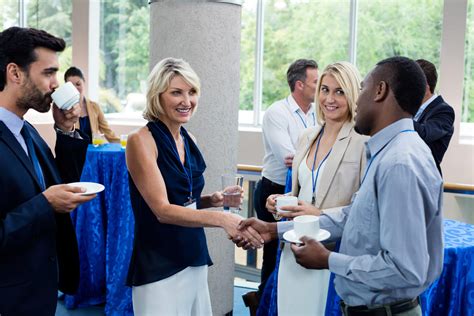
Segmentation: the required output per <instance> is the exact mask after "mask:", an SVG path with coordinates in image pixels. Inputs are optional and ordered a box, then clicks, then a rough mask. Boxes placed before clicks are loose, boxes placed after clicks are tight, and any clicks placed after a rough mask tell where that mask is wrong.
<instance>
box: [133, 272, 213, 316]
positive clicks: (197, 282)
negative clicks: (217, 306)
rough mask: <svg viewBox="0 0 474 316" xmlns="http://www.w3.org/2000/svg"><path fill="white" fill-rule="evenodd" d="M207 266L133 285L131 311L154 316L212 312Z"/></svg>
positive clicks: (197, 314)
mask: <svg viewBox="0 0 474 316" xmlns="http://www.w3.org/2000/svg"><path fill="white" fill-rule="evenodd" d="M207 271H208V267H207V265H204V266H200V267H187V268H186V269H184V270H182V271H180V272H178V273H176V274H174V275H172V276H170V277H168V278H166V279H163V280H160V281H157V282H153V283H148V284H145V285H140V286H134V287H133V288H132V301H133V313H134V314H135V315H137V316H153V315H160V316H161V315H183V316H189V315H192V316H201V315H202V316H209V315H212V308H211V299H210V296H209V287H208V284H207Z"/></svg>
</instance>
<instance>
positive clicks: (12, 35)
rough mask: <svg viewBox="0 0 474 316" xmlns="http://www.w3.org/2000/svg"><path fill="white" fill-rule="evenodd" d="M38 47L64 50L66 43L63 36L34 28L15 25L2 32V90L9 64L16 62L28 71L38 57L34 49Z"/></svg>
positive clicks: (0, 55)
mask: <svg viewBox="0 0 474 316" xmlns="http://www.w3.org/2000/svg"><path fill="white" fill-rule="evenodd" d="M38 47H44V48H48V49H50V50H53V51H55V52H62V51H63V50H64V48H65V47H66V43H65V42H64V40H63V39H62V38H59V37H56V36H54V35H51V34H49V33H48V32H46V31H43V30H38V29H34V28H23V27H16V26H14V27H10V28H8V29H6V30H4V31H3V32H0V91H3V89H4V88H5V84H6V80H7V78H6V70H7V65H8V64H10V63H15V64H17V65H18V66H19V67H20V68H21V69H22V70H23V71H28V69H29V66H30V64H31V63H33V62H35V61H36V59H37V56H36V53H35V51H34V50H35V49H36V48H38Z"/></svg>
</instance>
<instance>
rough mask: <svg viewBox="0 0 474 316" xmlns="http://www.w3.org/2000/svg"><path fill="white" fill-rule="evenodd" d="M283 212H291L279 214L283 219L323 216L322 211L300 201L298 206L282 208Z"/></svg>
mask: <svg viewBox="0 0 474 316" xmlns="http://www.w3.org/2000/svg"><path fill="white" fill-rule="evenodd" d="M281 210H282V211H289V212H285V213H278V215H280V216H281V217H286V218H294V217H296V216H300V215H316V216H319V215H321V210H320V209H319V208H317V207H316V206H313V205H311V204H309V203H306V202H305V201H298V205H297V206H292V205H287V206H282V207H281Z"/></svg>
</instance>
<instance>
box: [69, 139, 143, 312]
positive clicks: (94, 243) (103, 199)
mask: <svg viewBox="0 0 474 316" xmlns="http://www.w3.org/2000/svg"><path fill="white" fill-rule="evenodd" d="M81 181H84V182H97V183H101V184H103V185H104V186H105V190H104V192H102V193H100V194H99V195H98V197H97V198H96V199H94V200H92V201H91V202H88V203H86V204H84V205H82V206H80V207H79V208H77V210H76V211H74V212H73V213H72V214H71V217H72V220H73V223H74V225H75V228H76V234H77V241H78V245H79V255H80V260H81V263H80V269H81V278H80V283H79V291H78V292H77V294H76V295H66V297H65V302H66V307H67V308H76V307H82V306H91V305H97V304H103V303H105V314H106V315H133V310H132V298H131V289H130V288H129V287H126V286H125V279H126V275H127V271H128V264H129V261H130V256H131V253H132V247H133V231H134V218H133V212H132V206H131V204H130V194H129V188H128V175H127V167H126V164H125V152H124V150H123V149H121V147H120V145H119V144H107V145H104V146H101V147H98V148H94V147H92V146H91V145H89V148H88V150H87V156H86V162H85V165H84V169H83V171H82V176H81Z"/></svg>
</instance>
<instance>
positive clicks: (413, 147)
mask: <svg viewBox="0 0 474 316" xmlns="http://www.w3.org/2000/svg"><path fill="white" fill-rule="evenodd" d="M425 87H426V79H425V77H424V74H423V72H422V70H421V68H420V67H419V66H418V65H417V64H416V62H414V61H413V60H411V59H409V58H406V57H392V58H388V59H385V60H383V61H381V62H379V63H378V64H377V66H376V67H375V68H374V69H373V70H372V71H371V72H370V73H369V74H368V75H367V76H366V78H365V79H364V81H363V83H362V90H361V94H360V96H359V99H358V101H357V105H358V108H357V116H356V125H355V128H356V130H357V131H358V132H359V133H361V134H364V135H370V136H371V138H370V139H369V141H368V142H367V156H368V158H369V160H368V163H367V168H366V171H365V175H364V176H363V178H362V184H361V187H360V189H359V191H358V192H357V193H356V194H355V195H354V197H353V200H352V203H351V205H350V206H348V207H346V208H343V209H342V210H336V211H334V212H331V211H327V212H325V213H323V214H322V215H321V216H320V220H319V222H320V226H321V228H324V229H327V230H329V231H330V232H331V238H332V239H334V238H341V247H340V252H339V253H335V252H331V251H329V250H327V249H326V248H325V247H324V246H323V245H322V244H321V243H319V242H317V241H315V240H314V239H308V238H306V237H303V238H301V241H302V242H303V245H302V246H297V245H292V246H291V247H292V250H293V252H294V254H295V258H296V261H297V262H298V263H299V264H301V265H302V266H304V267H305V268H308V269H327V268H329V270H331V272H333V273H334V274H335V275H336V277H335V281H334V282H335V287H336V291H337V293H338V294H339V296H340V297H341V298H342V302H341V309H342V311H343V313H344V315H362V314H364V315H421V308H420V306H419V302H418V296H419V295H420V294H421V293H422V292H423V291H424V290H425V289H426V288H427V287H428V286H429V285H430V284H431V283H432V282H433V281H434V280H435V279H436V278H437V277H438V276H439V275H440V273H441V270H442V267H443V234H442V229H443V227H442V215H441V213H442V210H441V205H442V192H443V183H442V179H441V177H440V175H439V172H438V169H437V167H436V163H435V161H434V160H433V157H432V155H431V151H430V149H429V148H428V147H427V146H426V144H425V143H424V141H423V140H422V139H421V138H420V137H419V136H418V134H417V133H416V132H415V130H414V128H413V120H412V117H413V115H414V114H415V113H416V112H417V110H418V108H419V107H420V104H421V101H422V99H423V95H424V92H425ZM282 224H284V225H290V224H285V223H282ZM248 225H251V226H252V227H254V228H256V229H257V230H258V231H259V233H260V235H261V236H262V237H264V238H266V239H270V238H274V237H275V236H276V230H277V228H276V225H273V226H270V225H269V224H263V223H262V222H257V221H256V220H255V219H252V220H249V221H248V222H244V223H242V224H241V226H242V227H246V226H248ZM284 225H281V224H280V226H279V227H278V230H279V231H284V230H285V229H289V228H290V227H286V228H285V227H283V226H284Z"/></svg>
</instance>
